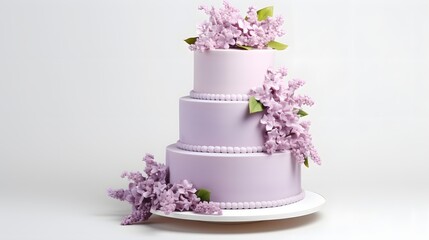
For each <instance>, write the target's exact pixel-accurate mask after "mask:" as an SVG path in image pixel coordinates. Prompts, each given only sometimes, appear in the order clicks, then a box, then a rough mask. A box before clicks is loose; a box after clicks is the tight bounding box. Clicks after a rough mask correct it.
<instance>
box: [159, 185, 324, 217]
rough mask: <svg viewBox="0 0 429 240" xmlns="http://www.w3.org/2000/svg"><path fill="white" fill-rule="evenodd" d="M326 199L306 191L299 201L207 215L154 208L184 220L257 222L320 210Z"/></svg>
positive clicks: (160, 214)
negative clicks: (167, 211)
mask: <svg viewBox="0 0 429 240" xmlns="http://www.w3.org/2000/svg"><path fill="white" fill-rule="evenodd" d="M325 202H326V199H325V198H324V197H322V196H321V195H319V194H317V193H314V192H310V191H305V197H304V199H302V200H301V201H299V202H296V203H293V204H289V205H284V206H281V207H274V208H260V209H241V210H222V215H205V214H196V213H193V212H190V211H188V212H172V213H170V214H165V213H164V212H163V211H160V210H152V211H151V212H152V213H153V214H155V215H159V216H163V217H169V218H177V219H183V220H193V221H203V222H255V221H267V220H278V219H286V218H294V217H300V216H304V215H308V214H312V213H315V212H317V211H319V210H320V209H321V208H322V206H323V204H325Z"/></svg>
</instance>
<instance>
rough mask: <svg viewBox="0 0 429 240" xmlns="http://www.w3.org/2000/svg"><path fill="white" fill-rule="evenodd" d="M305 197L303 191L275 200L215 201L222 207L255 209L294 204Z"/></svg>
mask: <svg viewBox="0 0 429 240" xmlns="http://www.w3.org/2000/svg"><path fill="white" fill-rule="evenodd" d="M304 197H305V192H304V191H301V192H300V193H299V194H298V195H295V196H292V197H288V198H284V199H280V200H274V201H260V202H213V203H214V204H215V205H216V206H218V207H220V208H221V209H254V208H271V207H280V206H283V205H287V204H292V203H295V202H298V201H301V200H302V199H304Z"/></svg>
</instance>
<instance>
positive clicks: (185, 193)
mask: <svg viewBox="0 0 429 240" xmlns="http://www.w3.org/2000/svg"><path fill="white" fill-rule="evenodd" d="M143 161H144V162H145V163H146V168H145V170H144V172H145V173H146V175H147V177H144V176H143V175H142V174H141V173H140V172H124V173H123V174H122V176H121V177H122V178H125V177H126V178H128V180H130V181H131V183H130V184H129V185H128V189H117V190H112V189H109V190H108V195H109V196H110V197H112V198H115V199H119V200H121V201H127V202H128V203H130V204H131V206H132V212H131V214H130V215H129V216H127V217H125V218H124V220H123V221H122V223H121V224H122V225H130V224H134V223H139V222H143V221H146V220H148V219H149V217H150V216H151V215H152V213H151V210H152V209H154V210H161V211H163V212H164V213H165V214H170V213H171V212H173V211H180V212H182V211H193V212H195V213H200V214H212V215H216V214H217V215H220V214H222V211H221V209H220V208H219V206H217V205H215V204H213V203H212V202H209V201H210V192H209V191H207V190H206V189H199V190H197V189H195V188H194V187H193V185H192V183H190V182H188V181H187V180H183V181H182V183H179V184H177V183H176V184H171V183H168V181H167V167H166V166H165V165H164V164H160V163H157V162H155V160H154V157H153V155H151V154H146V156H145V157H144V159H143Z"/></svg>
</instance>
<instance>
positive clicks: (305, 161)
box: [304, 157, 310, 168]
mask: <svg viewBox="0 0 429 240" xmlns="http://www.w3.org/2000/svg"><path fill="white" fill-rule="evenodd" d="M304 165H305V166H306V167H307V168H309V167H310V166H309V165H308V157H305V158H304Z"/></svg>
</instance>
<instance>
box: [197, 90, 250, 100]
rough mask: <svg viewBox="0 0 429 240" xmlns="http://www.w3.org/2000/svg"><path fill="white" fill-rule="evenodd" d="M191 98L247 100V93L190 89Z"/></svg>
mask: <svg viewBox="0 0 429 240" xmlns="http://www.w3.org/2000/svg"><path fill="white" fill-rule="evenodd" d="M189 96H190V97H191V98H195V99H201V100H213V101H248V100H249V95H247V94H217V93H199V92H195V91H194V90H192V91H191V92H190V93H189Z"/></svg>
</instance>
